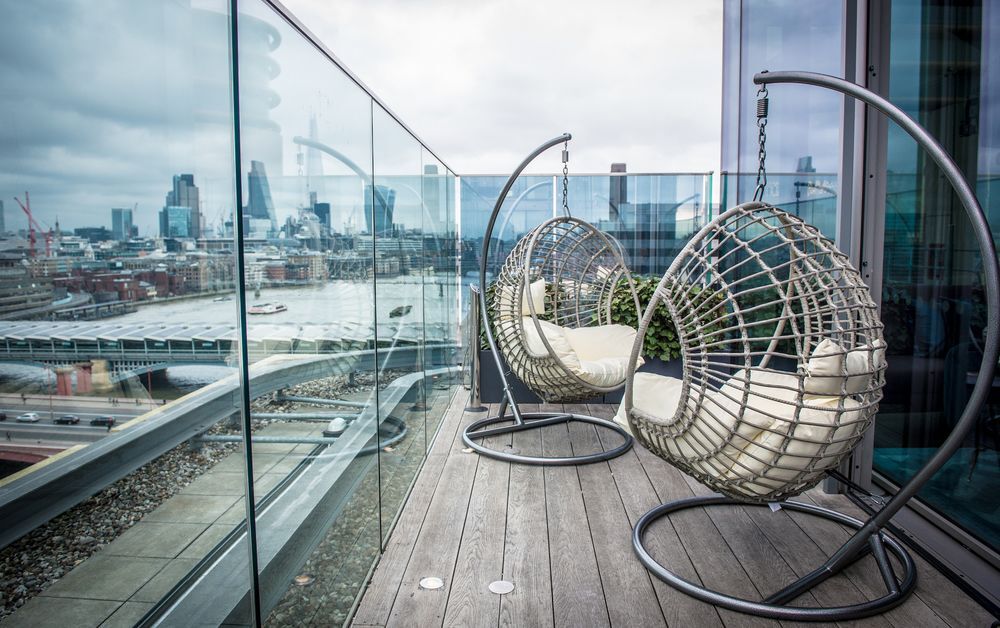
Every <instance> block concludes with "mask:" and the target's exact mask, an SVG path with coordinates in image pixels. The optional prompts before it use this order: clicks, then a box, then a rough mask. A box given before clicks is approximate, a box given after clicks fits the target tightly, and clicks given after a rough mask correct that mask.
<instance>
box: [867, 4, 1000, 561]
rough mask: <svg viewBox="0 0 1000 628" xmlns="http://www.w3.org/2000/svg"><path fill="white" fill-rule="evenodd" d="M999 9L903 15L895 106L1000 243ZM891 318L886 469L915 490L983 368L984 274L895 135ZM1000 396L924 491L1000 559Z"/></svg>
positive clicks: (878, 453)
mask: <svg viewBox="0 0 1000 628" xmlns="http://www.w3.org/2000/svg"><path fill="white" fill-rule="evenodd" d="M998 36H1000V7H997V6H996V3H989V2H940V3H926V2H919V1H916V0H898V1H895V2H893V3H892V12H891V23H890V30H889V38H890V41H889V50H890V67H889V94H888V96H889V98H890V100H892V101H893V102H894V103H896V104H897V105H899V106H900V107H902V108H903V109H904V110H905V111H906V112H907V113H908V114H909V115H911V116H912V117H913V118H914V119H916V120H917V121H918V122H920V124H922V125H923V126H924V127H925V128H927V129H928V130H929V131H930V132H931V133H932V134H933V135H934V136H935V137H936V138H937V139H938V140H939V141H940V142H942V144H943V145H944V146H945V148H946V150H947V151H948V152H949V153H950V154H951V155H953V156H954V158H955V159H956V162H957V163H958V165H959V167H960V168H962V170H963V172H964V174H965V176H966V178H967V179H968V180H969V181H972V182H975V187H976V191H977V194H978V196H979V201H980V203H981V204H982V206H983V209H984V210H986V213H987V216H988V219H989V221H990V224H991V226H992V228H993V231H994V237H996V235H997V233H998V232H1000V188H998V185H997V182H998V181H1000V159H998V155H1000V131H998V129H1000V72H998V70H997V67H996V63H992V64H991V63H990V61H989V60H991V59H995V57H994V56H993V54H994V53H995V52H996V51H995V48H996V42H997V37H998ZM887 147H888V150H887V156H888V157H887V159H888V162H887V170H888V173H889V175H888V179H887V194H886V198H885V240H884V246H883V248H882V250H883V259H882V265H883V291H882V318H883V321H884V322H885V325H886V333H887V338H886V340H887V341H888V345H889V351H888V361H889V370H888V372H887V382H886V389H885V399H884V400H883V401H882V403H881V407H880V412H879V418H878V422H877V423H876V430H875V463H874V466H875V469H876V471H878V472H879V473H881V474H882V475H883V476H884V477H885V478H887V479H889V480H890V481H891V482H892V483H895V484H901V483H903V482H905V481H906V480H908V479H909V478H910V477H911V476H912V474H913V473H914V472H916V470H917V469H918V468H919V467H920V466H922V465H923V464H924V463H925V462H926V461H927V459H928V458H929V457H930V456H931V455H932V454H933V453H934V451H935V450H936V448H937V447H938V446H939V445H940V444H941V443H942V441H943V440H944V439H945V438H946V437H947V435H948V433H949V432H950V431H951V429H952V427H953V426H954V424H955V422H956V421H957V420H958V418H959V416H960V415H961V412H962V410H963V409H964V408H965V405H966V403H967V401H968V398H969V393H970V391H971V388H972V383H973V381H974V380H975V376H976V373H977V372H978V370H979V366H980V363H981V360H982V356H981V353H980V347H981V343H982V341H983V324H984V322H985V309H984V308H985V306H984V300H983V292H984V284H983V276H982V266H981V264H980V262H979V260H978V257H979V253H978V248H977V247H976V244H975V240H974V237H973V234H972V232H971V227H970V224H969V221H968V219H967V218H966V217H965V213H964V211H963V209H962V207H961V205H960V203H959V201H958V199H957V197H956V196H955V195H954V193H953V191H952V189H951V187H950V186H949V185H948V184H947V182H946V181H945V180H944V179H943V177H941V175H940V172H939V170H938V169H937V167H936V166H934V164H933V163H932V162H931V160H930V159H929V158H928V157H927V156H926V155H925V154H924V153H923V152H922V151H920V150H919V149H918V148H917V145H916V143H915V142H914V141H913V140H912V139H910V137H909V136H908V135H906V134H905V133H904V132H903V131H901V130H900V129H898V128H896V127H894V126H890V129H889V136H888V145H887ZM998 403H1000V397H998V396H997V395H992V396H991V397H990V399H989V403H988V404H987V407H986V408H984V409H983V411H982V413H981V416H980V417H979V419H978V422H977V424H976V427H975V429H974V430H973V432H972V433H971V434H970V435H969V436H968V438H967V439H966V441H965V442H964V443H963V447H962V448H961V449H960V450H959V451H958V452H957V453H956V454H955V455H954V456H953V458H952V459H951V460H950V461H949V462H948V463H947V465H946V466H945V467H944V468H942V469H941V471H939V472H938V473H937V474H936V475H935V476H934V478H933V479H932V480H931V482H929V483H928V485H927V486H925V488H924V489H923V491H922V492H921V493H920V498H921V499H922V500H923V501H924V502H925V503H927V504H929V505H931V506H932V507H933V508H934V509H936V510H937V511H938V512H939V513H941V514H942V515H944V516H945V517H947V518H949V519H951V520H952V521H954V522H956V523H957V524H959V525H960V526H962V527H963V528H965V529H966V530H968V531H970V532H971V533H972V534H973V535H975V536H976V537H978V538H979V539H980V540H981V541H982V542H983V543H985V544H986V545H987V546H988V547H991V548H992V549H993V550H994V551H997V550H998V549H1000V533H998V531H1000V511H998V510H997V508H996V498H995V496H996V494H997V492H998V491H1000V453H998V445H1000V440H998V438H1000V425H998V423H997V416H1000V405H998Z"/></svg>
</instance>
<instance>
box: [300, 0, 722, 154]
mask: <svg viewBox="0 0 1000 628" xmlns="http://www.w3.org/2000/svg"><path fill="white" fill-rule="evenodd" d="M286 6H288V7H289V8H290V9H291V10H292V12H293V13H295V14H296V15H297V16H298V17H299V18H300V19H301V20H302V22H303V23H305V24H306V25H307V26H308V27H309V28H310V29H311V30H312V31H313V32H314V33H315V34H316V35H317V36H318V37H319V38H320V40H322V41H323V42H324V43H325V44H326V45H327V46H328V47H329V48H330V49H331V50H332V51H333V52H334V54H336V55H337V56H338V57H339V58H340V59H341V60H342V61H343V62H344V63H345V64H346V65H347V66H348V67H349V68H351V69H352V70H353V71H354V73H355V74H357V75H358V76H359V77H360V78H361V80H362V81H364V82H365V83H366V84H367V85H368V86H369V87H370V88H371V89H372V91H374V92H375V94H376V95H377V96H379V97H380V98H381V99H382V100H383V101H384V102H385V103H386V104H387V105H388V106H389V108H390V109H392V110H393V111H395V112H396V113H397V114H398V115H399V116H400V117H401V118H402V119H403V120H404V121H405V122H406V123H407V124H408V125H409V126H410V128H411V129H413V130H414V131H415V132H416V133H417V134H418V135H419V136H420V137H421V138H422V139H423V140H424V141H425V142H426V143H427V144H428V145H429V146H430V147H431V148H432V149H433V150H434V151H435V152H437V153H438V154H439V155H440V156H441V157H442V158H443V159H444V160H445V161H446V162H448V164H449V165H450V166H451V167H452V168H454V169H455V170H456V171H457V172H458V173H459V174H465V173H506V172H509V171H510V170H512V169H513V168H514V166H516V165H517V163H518V162H520V160H521V159H522V158H523V156H524V155H525V153H527V152H529V151H530V150H531V149H532V148H534V147H535V146H537V145H538V144H540V143H541V142H542V141H544V140H546V139H548V138H550V137H554V136H556V135H559V134H560V133H562V132H563V131H569V132H571V133H573V134H574V137H575V142H574V144H573V146H572V164H571V165H572V167H573V168H574V169H575V170H576V171H578V172H607V171H608V170H609V166H610V164H611V162H622V161H623V162H626V163H627V164H628V168H629V171H632V172H692V171H707V170H712V169H714V168H717V165H718V161H719V126H720V116H721V113H720V107H721V84H722V80H721V79H722V55H721V51H722V3H721V2H716V1H710V2H690V1H685V0H624V1H622V2H614V3H611V2H606V1H600V0H548V1H546V2H537V1H534V0H477V1H476V2H465V1H461V0H441V1H437V2H414V1H411V0H359V1H338V2H328V1H326V0H287V2H286ZM558 168H561V164H560V163H559V155H558V152H554V153H553V155H552V156H551V157H550V158H549V159H548V161H547V162H546V161H544V160H543V161H540V162H539V164H538V166H537V168H536V170H540V171H545V172H551V171H552V170H553V169H558Z"/></svg>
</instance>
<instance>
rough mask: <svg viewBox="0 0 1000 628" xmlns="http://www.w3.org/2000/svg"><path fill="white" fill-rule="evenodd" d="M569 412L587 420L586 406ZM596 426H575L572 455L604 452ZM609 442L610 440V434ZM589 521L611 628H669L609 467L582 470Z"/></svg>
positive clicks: (569, 407)
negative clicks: (635, 547)
mask: <svg viewBox="0 0 1000 628" xmlns="http://www.w3.org/2000/svg"><path fill="white" fill-rule="evenodd" d="M563 407H564V408H565V409H566V410H567V411H569V412H573V413H576V414H584V415H585V414H588V413H589V412H590V409H589V408H588V407H587V406H586V405H569V404H567V405H565V406H563ZM597 429H599V428H596V427H595V426H593V425H590V424H588V423H571V424H570V436H571V443H572V446H573V452H574V453H576V454H581V453H594V452H600V451H603V450H604V448H603V447H602V445H601V440H600V439H599V438H598V436H597ZM607 437H608V440H609V442H611V441H612V437H611V434H607ZM577 473H578V475H579V477H580V485H581V487H582V488H583V501H584V505H585V507H586V509H587V520H588V522H589V523H590V532H591V534H592V535H593V539H594V552H595V554H596V556H597V565H598V570H599V572H600V576H601V584H602V586H603V587H604V598H605V601H606V603H607V607H608V615H609V617H610V618H611V625H612V626H665V625H666V618H665V617H664V615H663V612H662V611H661V610H660V605H659V603H658V602H657V597H656V592H655V591H654V590H653V584H652V582H650V580H649V574H648V573H647V571H646V568H645V567H643V566H642V563H640V562H639V560H638V559H637V558H636V557H635V555H634V553H633V552H632V542H631V532H632V526H631V524H630V523H629V519H628V515H627V514H626V512H625V506H624V505H623V504H622V499H621V496H620V495H619V494H618V487H617V486H616V485H615V480H614V478H613V477H612V476H611V468H610V466H609V465H608V463H607V462H598V463H594V464H587V465H581V466H579V467H577Z"/></svg>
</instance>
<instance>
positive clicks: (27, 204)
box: [14, 191, 52, 257]
mask: <svg viewBox="0 0 1000 628" xmlns="http://www.w3.org/2000/svg"><path fill="white" fill-rule="evenodd" d="M14 200H15V201H17V204H18V205H20V206H21V211H23V212H24V213H25V215H26V216H27V217H28V244H29V247H30V248H29V250H30V256H31V257H35V231H36V230H37V231H41V232H42V233H44V234H45V257H51V256H52V229H49V230H48V231H45V230H44V229H42V227H41V226H40V225H39V224H38V221H37V220H35V217H34V216H32V215H31V198H30V197H29V196H28V192H27V191H26V192H25V193H24V202H23V203H22V202H21V199H19V198H17V197H16V196H15V197H14Z"/></svg>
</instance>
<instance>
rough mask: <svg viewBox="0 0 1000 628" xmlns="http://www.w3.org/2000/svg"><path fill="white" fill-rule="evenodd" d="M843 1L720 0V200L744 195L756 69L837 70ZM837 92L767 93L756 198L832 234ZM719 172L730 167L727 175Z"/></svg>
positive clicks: (753, 151) (753, 146) (750, 163)
mask: <svg viewBox="0 0 1000 628" xmlns="http://www.w3.org/2000/svg"><path fill="white" fill-rule="evenodd" d="M843 14H844V7H843V3H842V2H825V1H822V0H808V1H805V2H794V1H789V0H727V5H726V15H727V16H729V17H728V18H727V19H726V20H725V22H724V31H723V39H724V42H725V54H726V63H725V64H724V65H723V91H724V93H723V102H726V103H734V106H732V107H726V108H724V111H723V141H722V169H723V174H724V176H723V177H722V179H723V180H722V182H721V185H722V186H723V188H722V190H721V193H722V205H723V206H725V207H729V206H732V205H736V204H738V203H743V202H747V201H749V200H751V199H752V198H753V195H754V188H755V187H756V178H757V164H758V146H759V142H758V132H757V117H756V101H757V96H756V92H757V86H755V85H754V84H753V80H752V79H753V75H754V74H756V73H757V72H761V71H763V70H772V71H774V70H800V71H808V72H821V73H823V74H831V75H834V76H844V68H843V58H844V55H843V51H842V48H843V44H842V39H843V32H844V23H843V21H844V20H843ZM842 110H843V97H842V96H840V95H839V94H836V93H834V92H830V91H828V90H821V89H816V88H813V87H809V86H805V85H781V86H780V88H778V89H772V90H771V93H770V96H769V115H768V119H767V129H766V135H767V170H768V175H767V187H766V188H765V190H764V197H763V200H764V201H765V202H767V203H771V204H772V205H776V206H779V207H781V208H782V209H786V210H788V211H791V212H793V213H796V214H797V215H799V216H802V218H803V219H805V220H806V221H807V222H809V223H810V224H813V225H815V226H816V227H818V228H819V229H820V230H821V231H822V232H823V233H824V234H825V235H827V236H828V237H830V238H835V237H836V235H837V233H836V230H837V209H838V202H837V190H838V189H839V185H840V183H839V181H840V158H841V152H840V139H841V138H840V128H841V120H842V115H843V114H842ZM725 173H729V175H728V176H726V174H725Z"/></svg>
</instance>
